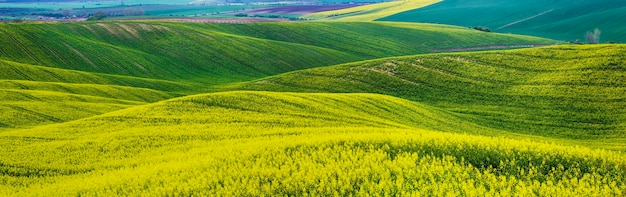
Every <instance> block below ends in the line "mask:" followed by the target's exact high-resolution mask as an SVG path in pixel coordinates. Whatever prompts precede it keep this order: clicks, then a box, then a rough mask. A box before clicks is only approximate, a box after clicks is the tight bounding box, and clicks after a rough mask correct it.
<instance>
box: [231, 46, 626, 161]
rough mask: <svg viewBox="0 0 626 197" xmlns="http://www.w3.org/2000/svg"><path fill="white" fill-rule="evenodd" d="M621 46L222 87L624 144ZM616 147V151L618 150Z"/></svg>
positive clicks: (361, 65)
mask: <svg viewBox="0 0 626 197" xmlns="http://www.w3.org/2000/svg"><path fill="white" fill-rule="evenodd" d="M625 50H626V48H625V47H624V45H598V46H556V47H547V48H536V49H523V50H512V51H497V52H474V53H448V54H435V55H417V56H406V57H396V58H385V59H379V60H371V61H363V62H356V63H350V64H344V65H338V66H332V67H324V68H317V69H309V70H302V71H296V72H290V73H286V74H282V75H277V76H273V77H268V78H264V79H260V80H256V81H253V82H248V83H239V84H233V85H230V86H224V87H223V88H224V89H226V90H227V89H247V90H262V91H285V92H339V93H346V92H362V93H378V94H386V95H392V96H396V97H400V98H405V99H409V100H413V101H418V102H420V103H423V104H426V105H430V106H433V107H437V108H440V109H442V110H445V111H448V112H451V113H453V114H456V117H457V118H460V119H463V120H466V121H469V122H473V123H476V124H479V125H482V126H485V127H489V128H494V129H497V130H506V131H510V132H514V133H519V134H522V135H535V136H545V137H549V138H559V139H575V140H577V141H579V142H580V143H585V144H586V141H589V140H591V141H594V142H595V141H605V143H606V144H607V145H608V146H621V148H619V149H623V148H624V147H623V142H624V139H625V136H624V130H625V126H626V116H624V114H625V113H626V111H624V109H625V108H626V106H624V105H625V103H626V102H624V99H626V89H625V88H624V87H626V84H624V81H623V80H621V79H622V78H623V77H624V75H626V73H625V69H624V65H626V62H625V59H624V57H623V56H622V55H621V54H622V53H623V52H624V51H625ZM620 144H622V145H620Z"/></svg>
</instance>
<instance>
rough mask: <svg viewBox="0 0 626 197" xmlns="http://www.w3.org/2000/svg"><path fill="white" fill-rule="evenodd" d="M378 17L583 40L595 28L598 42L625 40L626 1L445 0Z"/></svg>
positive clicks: (385, 19) (566, 39)
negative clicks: (599, 40)
mask: <svg viewBox="0 0 626 197" xmlns="http://www.w3.org/2000/svg"><path fill="white" fill-rule="evenodd" d="M380 20H381V21H412V22H427V23H439V24H451V25H459V26H465V27H468V26H471V27H474V26H486V27H489V28H490V29H491V30H492V31H496V32H505V33H506V32H512V33H516V34H524V35H534V36H541V37H547V38H552V39H556V40H565V41H574V40H576V39H580V40H581V41H582V42H585V32H587V31H593V30H594V29H595V28H598V29H600V30H601V31H602V35H601V42H608V41H613V42H624V41H626V26H624V25H623V24H624V22H625V21H624V20H626V1H615V0H598V1H543V0H528V1H516V0H499V1H494V0H474V1H465V0H445V1H442V2H440V3H437V4H434V5H431V6H427V7H424V8H420V9H414V10H411V11H407V12H403V13H398V14H396V15H392V16H389V17H386V18H382V19H380Z"/></svg>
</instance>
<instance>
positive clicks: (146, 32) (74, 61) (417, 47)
mask: <svg viewBox="0 0 626 197" xmlns="http://www.w3.org/2000/svg"><path fill="white" fill-rule="evenodd" d="M0 27H1V28H0V32H2V33H1V34H0V38H1V39H0V70H2V71H3V72H1V73H0V80H3V82H2V83H1V88H4V89H9V90H39V91H52V92H56V93H64V94H68V95H67V96H68V97H69V96H71V95H74V94H78V95H83V96H97V97H102V98H108V99H121V100H126V101H137V102H140V103H143V102H155V101H158V100H163V99H167V98H172V97H174V96H180V95H188V94H195V93H202V92H208V91H212V86H213V85H220V84H225V83H231V82H239V81H247V80H253V79H258V78H261V77H266V76H271V75H275V74H280V73H284V72H289V71H294V70H300V69H306V68H312V67H319V66H326V65H333V64H338V63H344V62H351V61H357V60H364V59H370V58H378V57H387V56H396V55H407V54H416V53H429V52H431V51H433V50H435V49H440V48H448V47H451V48H452V47H463V46H476V45H490V44H495V43H505V44H527V43H539V44H543V43H551V42H552V41H551V40H547V39H542V38H535V37H525V36H516V35H496V34H484V33H480V32H475V31H469V30H466V29H463V28H458V27H452V26H438V25H426V24H409V23H262V24H203V23H172V22H102V23H58V24H54V23H25V24H0ZM441 35H445V36H443V37H441V38H440V39H437V37H439V36H441ZM479 39H480V40H479ZM355 41H358V42H355ZM442 44H444V45H442ZM31 102H37V105H46V104H48V103H49V102H55V101H45V100H40V101H31ZM52 105H54V104H52ZM55 109H56V108H55ZM106 109H112V110H113V109H118V108H106ZM68 110H69V111H68V113H71V111H72V108H69V109H68ZM76 110H81V109H76ZM99 112H106V111H99ZM24 113H25V114H23V115H29V116H30V115H33V113H32V112H28V111H24ZM39 113H41V114H43V115H46V114H47V113H48V112H47V111H46V110H43V111H40V112H39ZM11 114H13V115H11V116H7V119H19V118H17V117H19V116H20V113H18V112H17V111H15V112H12V113H11ZM47 115H49V116H51V117H56V116H58V115H54V114H47ZM91 115H94V114H93V113H92V114H91ZM9 117H10V118H9ZM72 117H75V118H83V117H87V114H85V115H84V116H72ZM59 120H72V119H67V118H60V119H59ZM26 123H28V121H27V120H24V121H23V123H21V124H18V123H16V122H14V123H8V122H4V123H3V124H5V125H11V126H7V127H20V126H21V125H25V124H26ZM40 123H41V124H43V123H45V122H41V121H33V122H30V123H28V125H30V126H34V125H38V124H40Z"/></svg>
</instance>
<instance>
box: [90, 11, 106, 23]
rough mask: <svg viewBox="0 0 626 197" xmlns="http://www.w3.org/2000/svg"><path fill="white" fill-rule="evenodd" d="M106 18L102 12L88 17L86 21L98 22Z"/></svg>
mask: <svg viewBox="0 0 626 197" xmlns="http://www.w3.org/2000/svg"><path fill="white" fill-rule="evenodd" d="M106 17H107V15H106V14H105V13H103V12H98V13H96V14H94V15H92V16H90V17H89V18H88V19H87V20H88V21H98V20H102V19H104V18H106Z"/></svg>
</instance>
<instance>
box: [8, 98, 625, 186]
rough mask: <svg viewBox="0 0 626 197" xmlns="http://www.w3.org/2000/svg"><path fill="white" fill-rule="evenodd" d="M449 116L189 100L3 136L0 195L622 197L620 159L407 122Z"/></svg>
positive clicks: (413, 110) (405, 104) (345, 104)
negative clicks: (498, 196) (546, 196)
mask: <svg viewBox="0 0 626 197" xmlns="http://www.w3.org/2000/svg"><path fill="white" fill-rule="evenodd" d="M445 114H446V112H443V111H441V110H437V109H435V108H432V107H427V106H424V105H422V104H419V103H415V102H412V101H408V100H403V99H398V98H394V97H390V96H383V95H373V94H308V93H270V92H225V93H214V94H205V95H197V96H190V97H183V98H178V99H173V100H168V101H163V102H158V103H156V104H150V105H145V106H139V107H133V108H128V109H125V110H122V111H117V112H114V113H109V114H105V115H101V116H96V117H93V118H88V119H83V120H79V121H73V122H68V123H64V124H58V125H52V126H46V127H39V128H36V129H29V130H15V131H9V132H2V133H0V139H1V140H0V144H2V145H1V146H0V158H2V159H1V160H0V164H1V165H0V180H1V181H2V182H3V183H5V184H2V185H0V194H3V195H9V194H10V195H44V194H51V193H54V194H55V195H139V194H143V195H148V194H149V195H172V194H176V195H208V194H213V195H215V194H219V195H262V194H267V195H289V194H311V195H350V194H352V195H356V194H380V195H400V194H411V193H413V194H418V193H419V194H422V195H472V194H476V195H479V194H485V193H488V194H505V195H506V194H513V193H515V194H522V193H526V194H532V193H542V194H555V195H556V194H571V195H589V194H600V195H621V194H623V193H622V191H623V190H624V189H625V188H626V184H625V182H626V177H624V176H623V175H624V174H625V172H626V165H625V164H624V161H625V158H624V157H625V156H624V154H623V153H618V152H612V151H604V150H591V149H588V148H582V147H566V146H559V145H553V144H552V145H550V144H542V143H536V142H529V141H519V140H510V139H502V138H490V137H478V136H470V135H462V134H450V133H440V132H433V131H427V130H422V129H418V128H415V127H412V126H410V125H411V124H415V123H417V124H415V125H423V123H420V122H416V121H415V120H418V121H426V123H428V122H430V123H432V122H437V121H440V120H439V119H440V118H442V115H444V116H445ZM443 118H444V119H446V117H443ZM444 121H445V120H444ZM461 122H462V121H461ZM465 124H468V125H472V124H471V123H467V122H466V123H465ZM470 183H471V184H470ZM416 188H419V189H416Z"/></svg>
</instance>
